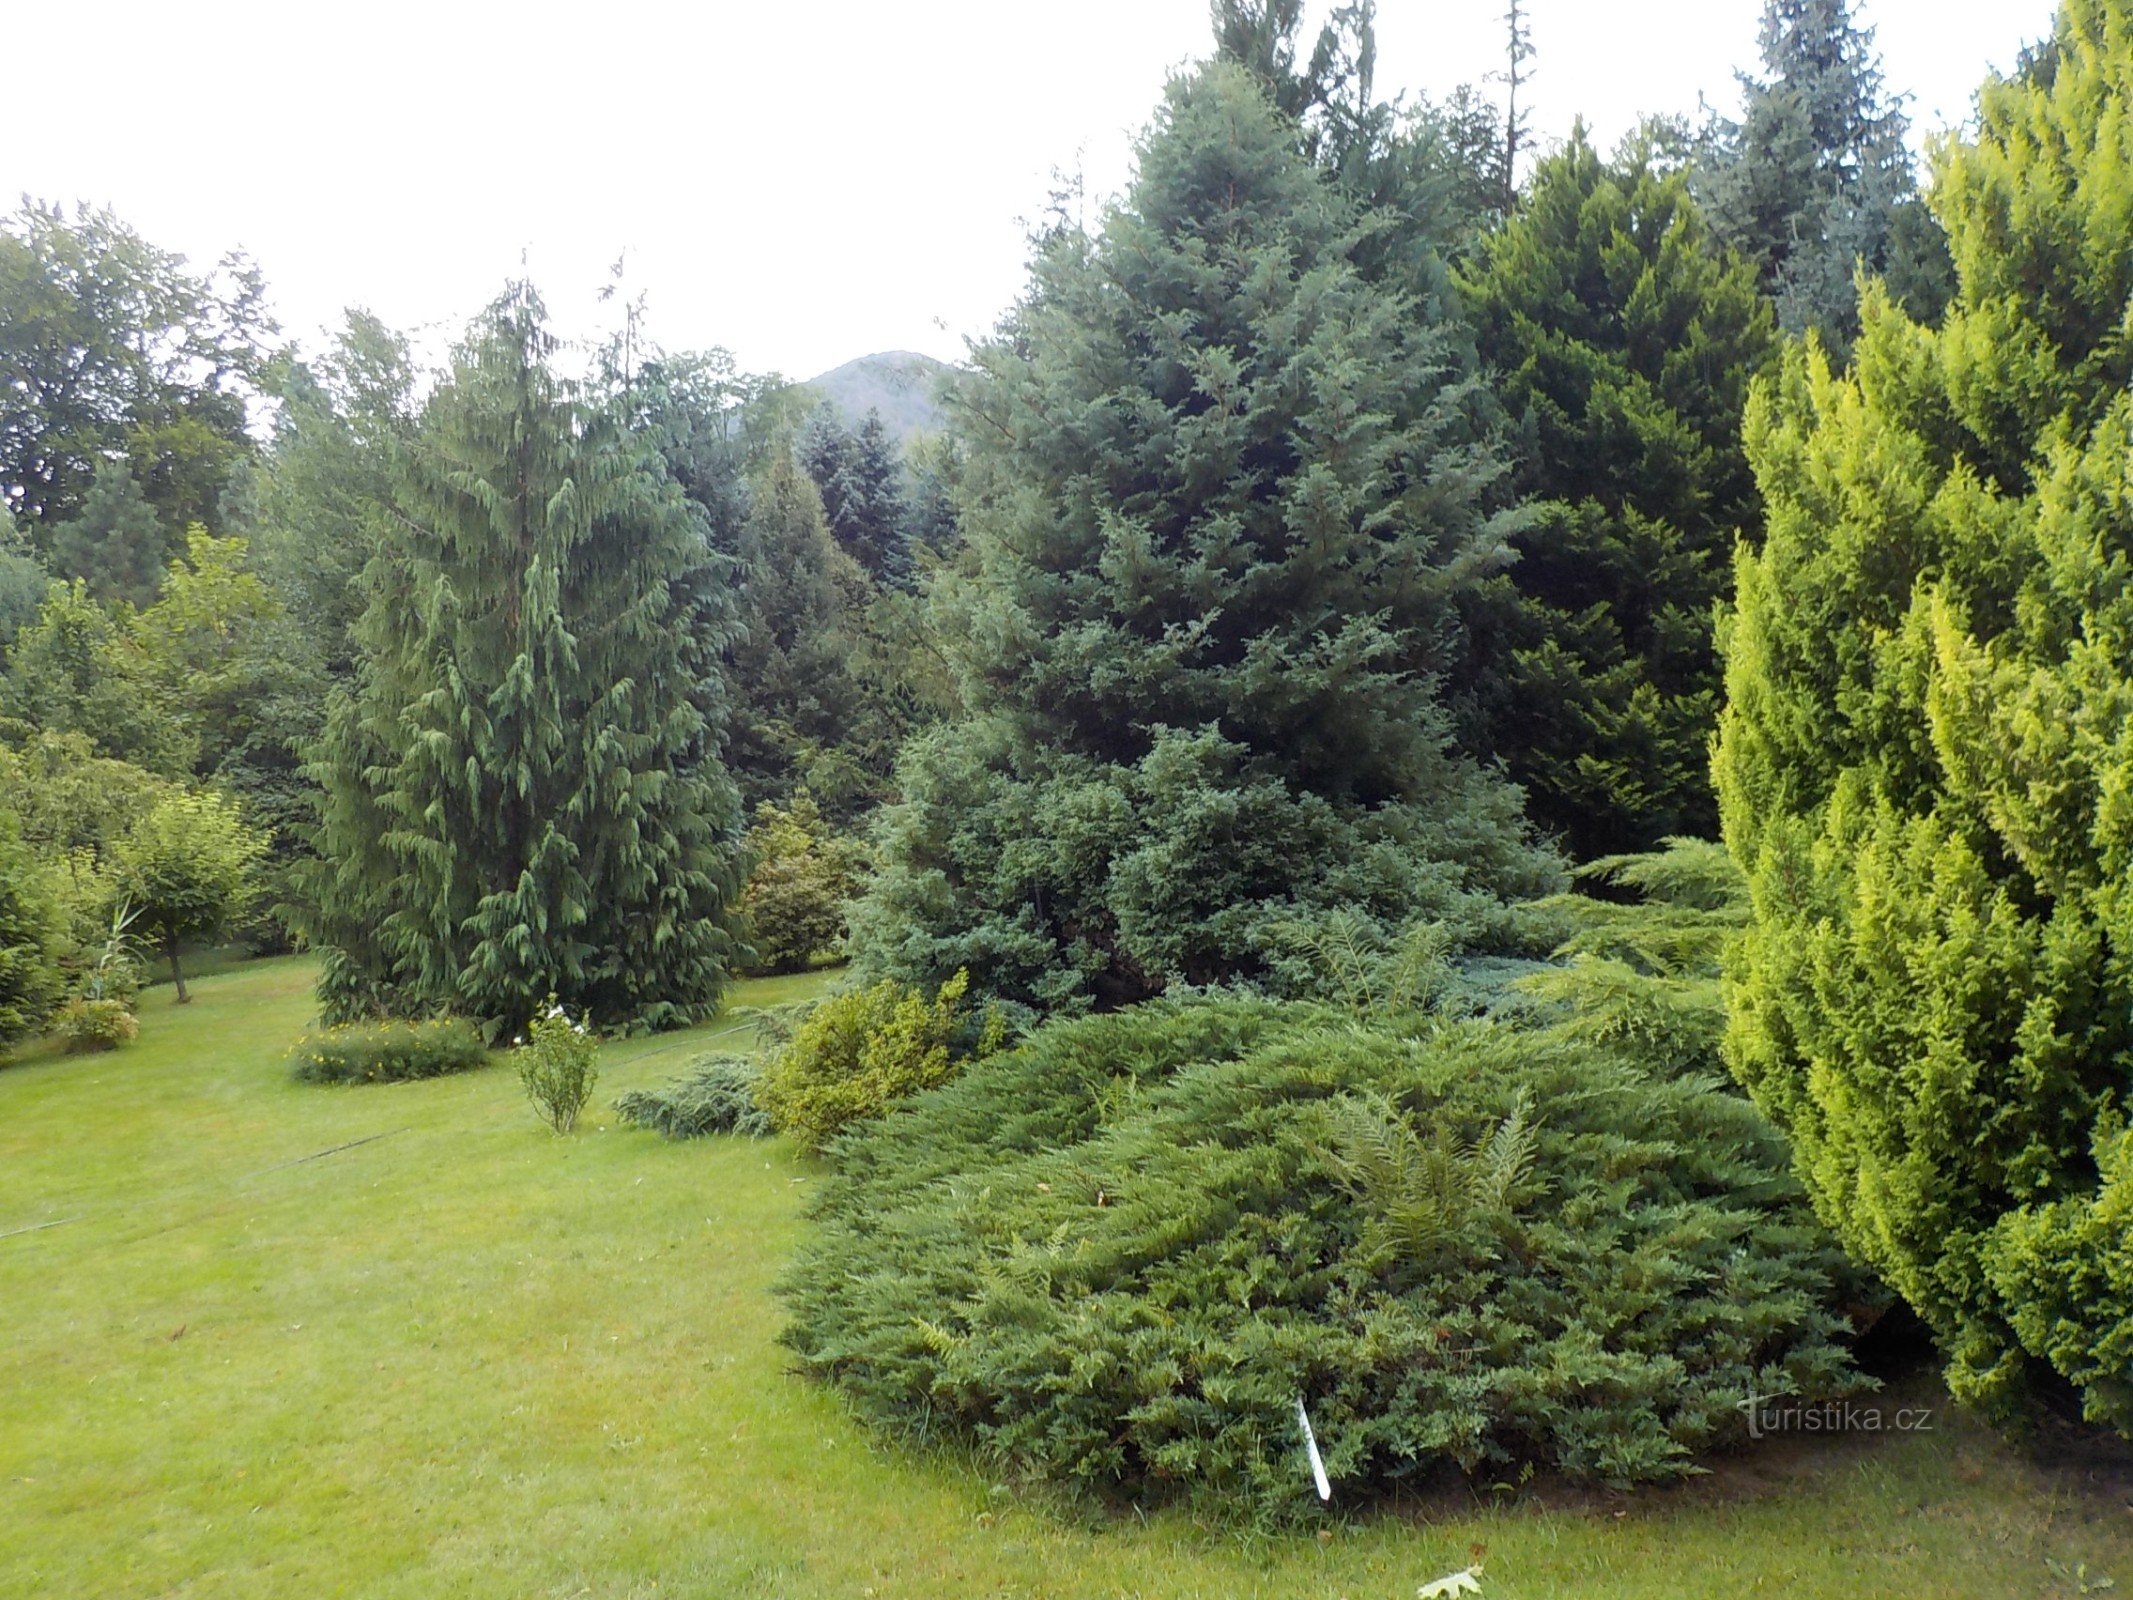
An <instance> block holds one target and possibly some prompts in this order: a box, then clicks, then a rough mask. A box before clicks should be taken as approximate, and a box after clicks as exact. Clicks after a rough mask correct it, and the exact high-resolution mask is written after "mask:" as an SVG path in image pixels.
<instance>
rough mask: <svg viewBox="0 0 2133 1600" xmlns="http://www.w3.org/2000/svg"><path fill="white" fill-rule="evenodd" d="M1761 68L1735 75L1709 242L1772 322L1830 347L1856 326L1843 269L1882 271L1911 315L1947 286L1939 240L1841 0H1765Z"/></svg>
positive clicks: (1867, 46)
mask: <svg viewBox="0 0 2133 1600" xmlns="http://www.w3.org/2000/svg"><path fill="white" fill-rule="evenodd" d="M1760 42H1761V49H1762V58H1763V73H1762V75H1761V76H1760V77H1748V76H1745V75H1743V77H1742V79H1741V87H1742V91H1743V94H1744V97H1745V102H1746V103H1745V108H1744V110H1743V112H1742V115H1741V120H1740V121H1739V122H1738V123H1729V124H1720V125H1719V126H1717V127H1716V128H1715V129H1714V130H1713V133H1714V135H1715V137H1713V138H1712V139H1711V141H1710V143H1709V148H1708V150H1707V153H1706V159H1705V161H1704V163H1703V168H1704V170H1703V175H1702V179H1701V186H1702V196H1703V200H1704V203H1705V205H1706V206H1707V207H1708V209H1709V211H1710V214H1711V220H1712V224H1713V226H1714V228H1715V229H1716V231H1717V234H1718V237H1719V238H1720V239H1721V240H1722V241H1723V242H1724V243H1726V244H1727V245H1730V246H1732V247H1733V248H1735V249H1738V250H1739V251H1740V252H1741V253H1742V254H1743V255H1745V256H1746V257H1748V259H1749V260H1750V261H1751V262H1753V263H1754V265H1755V268H1756V270H1757V273H1758V274H1759V276H1760V278H1761V281H1762V284H1763V288H1764V292H1765V293H1766V294H1768V295H1769V296H1770V298H1771V301H1772V303H1773V304H1774V305H1775V306H1776V308H1777V313H1778V321H1779V323H1780V324H1781V325H1782V326H1783V327H1784V328H1785V329H1786V330H1787V331H1788V332H1792V333H1801V332H1805V331H1806V330H1807V329H1810V328H1812V329H1814V330H1815V331H1816V332H1817V333H1819V334H1820V335H1821V337H1822V340H1823V342H1824V343H1825V344H1828V345H1829V346H1831V347H1832V348H1833V349H1839V350H1841V349H1842V348H1844V346H1845V345H1846V344H1848V343H1849V341H1850V339H1851V337H1852V335H1853V334H1855V333H1856V332H1857V331H1858V328H1859V311H1858V295H1857V293H1856V291H1855V289H1854V284H1853V274H1854V273H1855V272H1856V271H1857V270H1858V269H1859V267H1860V266H1862V265H1863V266H1864V267H1865V269H1866V270H1867V271H1868V272H1870V273H1874V274H1877V275H1879V276H1881V277H1882V278H1883V279H1884V280H1885V281H1886V282H1887V284H1888V286H1889V288H1890V290H1891V291H1892V292H1893V293H1894V294H1895V296H1896V297H1897V299H1898V300H1899V301H1900V302H1901V303H1903V304H1904V305H1905V307H1906V308H1907V309H1908V310H1909V311H1910V312H1911V314H1912V315H1913V316H1914V317H1917V318H1920V319H1921V320H1930V319H1932V318H1934V317H1936V316H1938V315H1939V312H1940V308H1941V306H1942V305H1943V304H1944V303H1945V302H1946V300H1947V298H1948V295H1949V294H1950V293H1951V292H1952V291H1953V288H1954V283H1953V280H1952V278H1951V277H1950V275H1949V266H1948V251H1947V244H1946V241H1945V240H1944V239H1943V237H1942V235H1941V231H1940V228H1939V225H1938V224H1937V223H1936V222H1935V221H1934V219H1933V215H1932V213H1931V212H1930V211H1929V210H1927V208H1926V207H1925V205H1924V204H1923V203H1922V202H1921V200H1920V199H1919V195H1918V185H1917V180H1916V178H1915V176H1914V174H1913V172H1912V167H1911V156H1910V152H1909V150H1908V149H1907V148H1906V147H1905V143H1904V140H1905V137H1906V133H1907V130H1908V122H1907V119H1906V118H1905V116H1904V112H1903V104H1902V101H1901V99H1900V98H1897V97H1892V96H1891V95H1890V94H1889V93H1888V92H1887V91H1886V89H1885V88H1884V87H1883V84H1882V78H1881V60H1880V57H1879V56H1878V55H1877V54H1876V53H1875V51H1874V30H1873V29H1871V28H1862V27H1861V26H1859V24H1858V22H1857V20H1856V18H1855V17H1854V16H1853V12H1852V6H1851V4H1850V0H1765V4H1764V7H1763V20H1762V30H1761V41H1760Z"/></svg>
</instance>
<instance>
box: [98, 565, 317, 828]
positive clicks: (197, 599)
mask: <svg viewBox="0 0 2133 1600" xmlns="http://www.w3.org/2000/svg"><path fill="white" fill-rule="evenodd" d="M129 631H130V635H131V638H132V640H133V642H134V644H135V645H136V647H137V652H138V654H137V659H138V661H139V665H140V669H141V672H142V675H143V678H144V680H145V683H146V686H147V689H148V692H149V693H150V694H151V695H152V696H153V699H154V703H155V705H156V707H157V709H158V711H159V713H160V715H162V716H163V717H166V718H168V719H169V720H171V721H172V722H174V723H175V724H176V725H177V726H178V727H179V728H180V729H181V730H182V731H183V732H184V733H185V734H186V735H187V736H189V737H190V739H191V740H192V742H193V743H194V745H195V746H196V748H197V750H198V754H197V756H196V757H195V759H194V771H195V773H196V774H197V775H198V776H199V777H200V778H201V779H203V780H205V781H207V782H210V783H213V784H214V785H216V786H217V787H218V788H221V789H223V790H225V791H226V792H228V793H230V794H232V795H234V796H235V797H236V798H238V799H239V800H241V801H243V802H244V804H245V807H246V809H247V811H248V813H249V814H250V815H251V816H252V817H253V819H254V820H255V821H257V822H259V823H261V824H263V825H265V826H267V827H269V828H271V830H272V832H273V835H274V842H275V847H276V853H277V855H279V856H282V857H286V856H288V855H289V854H290V853H292V852H293V851H294V850H295V849H296V848H297V841H298V838H299V836H300V835H301V834H302V833H303V832H304V831H305V830H306V828H307V827H308V825H309V824H310V822H311V819H312V816H313V795H314V793H315V791H314V790H313V789H312V787H311V785H310V783H309V782H308V780H306V779H305V778H304V777H303V776H302V772H301V767H302V762H303V755H302V752H303V750H304V748H305V747H306V746H307V745H309V744H310V743H311V742H312V741H313V740H315V739H316V738H317V736H318V734H319V732H320V730H321V728H322V726H323V714H322V708H321V703H322V701H323V699H324V697H325V695H326V689H327V683H326V677H325V674H324V673H323V672H322V671H321V670H320V669H319V666H318V663H317V659H316V656H315V654H314V653H313V651H312V650H311V648H310V646H309V644H308V642H307V641H306V639H305V638H304V635H303V630H302V628H300V627H299V626H298V625H297V624H296V622H295V619H293V618H292V617H290V616H289V615H288V614H287V613H286V612H285V610H284V608H283V605H282V602H281V600H280V598H279V597H278V596H277V595H276V594H275V593H274V591H273V590H271V589H269V588H268V587H267V585H266V583H265V582H264V581H263V580H262V579H261V577H260V575H259V573H258V571H257V570H256V568H255V566H254V564H253V563H252V561H251V558H250V548H249V546H248V545H247V543H246V541H245V540H243V539H239V538H229V539H217V538H214V537H212V536H211V535H209V534H208V533H207V532H205V531H204V530H203V529H200V528H197V527H196V528H194V529H192V530H191V531H190V533H189V534H188V536H187V539H186V551H185V558H184V559H183V560H181V561H173V562H172V563H171V564H170V570H169V572H168V574H167V575H166V576H165V578H164V581H163V591H162V595H161V597H160V598H159V599H158V600H157V601H156V602H155V604H153V605H151V606H148V607H146V608H145V609H143V610H142V611H140V612H139V613H138V614H136V615H135V616H134V617H133V618H131V619H130V625H129Z"/></svg>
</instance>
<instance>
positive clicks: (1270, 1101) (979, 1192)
mask: <svg viewBox="0 0 2133 1600" xmlns="http://www.w3.org/2000/svg"><path fill="white" fill-rule="evenodd" d="M834 1156H835V1160H836V1162H837V1165H838V1172H837V1174H836V1175H835V1176H834V1177H833V1179H832V1180H831V1181H830V1182H829V1183H828V1184H827V1185H826V1186H825V1188H824V1190H823V1192H822V1194H821V1197H820V1199H819V1200H818V1203H817V1206H816V1215H817V1219H818V1221H819V1228H818V1230H817V1235H816V1238H815V1240H814V1241H813V1243H812V1244H811V1245H810V1246H809V1247H808V1248H807V1249H806V1250H805V1251H804V1252H803V1254H802V1256H801V1258H800V1259H799V1261H798V1262H797V1264H796V1266H795V1268H794V1271H793V1274H792V1276H791V1278H790V1279H789V1281H788V1283H787V1285H786V1291H785V1292H786V1294H787V1296H788V1299H789V1303H790V1305H791V1308H792V1310H793V1312H794V1317H793V1321H792V1325H791V1327H790V1328H789V1330H788V1331H787V1333H786V1335H785V1337H786V1339H787V1341H788V1342H789V1343H790V1344H791V1345H792V1347H793V1348H794V1349H795V1350H796V1351H798V1353H799V1356H800V1360H801V1364H802V1366H803V1367H804V1369H805V1370H806V1371H808V1372H810V1373H812V1374H814V1375H816V1376H818V1377H822V1378H828V1379H833V1380H835V1381H836V1382H837V1383H838V1384H839V1385H840V1386H841V1387H842V1388H843V1389H844V1390H845V1391H846V1393H847V1394H848V1395H849V1396H850V1398H851V1399H852V1400H853V1402H854V1403H855V1404H856V1405H857V1407H858V1408H859V1409H860V1410H861V1412H862V1413H863V1414H865V1415H867V1416H869V1417H870V1418H872V1419H873V1420H874V1421H875V1422H877V1423H879V1424H882V1425H884V1426H886V1427H887V1428H889V1429H890V1430H892V1431H895V1432H898V1433H901V1434H903V1435H906V1436H909V1437H912V1438H927V1437H936V1436H938V1435H939V1434H940V1433H941V1432H942V1431H943V1430H946V1431H948V1432H950V1433H951V1434H959V1435H961V1436H962V1437H965V1438H967V1439H969V1440H971V1441H973V1442H975V1443H977V1444H978V1445H979V1446H980V1447H981V1448H983V1449H984V1450H985V1451H986V1452H988V1453H989V1454H990V1455H992V1456H993V1457H995V1458H997V1459H998V1460H999V1461H1000V1463H1001V1464H1002V1465H1004V1466H1005V1468H1006V1469H1007V1470H1010V1471H1017V1470H1019V1471H1023V1472H1027V1473H1030V1474H1034V1475H1038V1476H1042V1477H1045V1478H1049V1479H1053V1480H1056V1481H1058V1482H1060V1483H1063V1484H1065V1485H1069V1486H1072V1487H1075V1488H1078V1489H1082V1490H1087V1491H1092V1492H1095V1493H1097V1494H1099V1495H1101V1496H1103V1497H1105V1498H1120V1499H1128V1500H1133V1501H1155V1500H1163V1499H1171V1498H1183V1499H1188V1500H1193V1501H1199V1502H1202V1503H1204V1504H1206V1505H1207V1506H1208V1507H1209V1508H1210V1509H1213V1508H1220V1509H1223V1510H1225V1511H1228V1512H1230V1513H1235V1512H1237V1511H1240V1510H1242V1511H1246V1512H1249V1513H1252V1514H1254V1515H1256V1516H1259V1517H1263V1518H1268V1519H1279V1518H1281V1517H1284V1516H1287V1515H1291V1514H1296V1513H1299V1512H1302V1511H1304V1510H1305V1509H1307V1508H1309V1507H1311V1506H1314V1505H1315V1504H1316V1496H1315V1494H1314V1492H1313V1490H1312V1488H1311V1481H1310V1472H1309V1467H1308V1464H1307V1462H1306V1458H1305V1456H1304V1454H1303V1450H1302V1445H1301V1441H1300V1438H1299V1433H1298V1427H1297V1418H1296V1406H1297V1401H1298V1400H1299V1398H1300V1399H1301V1400H1302V1401H1303V1402H1304V1403H1305V1404H1306V1406H1307V1407H1308V1410H1309V1414H1310V1418H1311V1421H1312V1424H1313V1425H1314V1427H1315V1428H1316V1430H1317V1436H1318V1440H1319V1443H1320V1446H1321V1448H1322V1449H1323V1450H1324V1452H1325V1457H1326V1465H1327V1469H1328V1471H1329V1472H1330V1473H1331V1475H1332V1479H1333V1482H1334V1484H1335V1486H1336V1503H1337V1504H1339V1505H1341V1506H1343V1507H1354V1506H1355V1505H1357V1504H1358V1503H1359V1502H1364V1501H1368V1500H1370V1499H1372V1498H1374V1497H1378V1496H1382V1495H1384V1494H1386V1493H1388V1492H1392V1491H1395V1490H1397V1489H1399V1488H1400V1487H1401V1486H1403V1485H1407V1484H1411V1483H1415V1482H1418V1481H1423V1480H1426V1479H1428V1478H1429V1477H1431V1476H1432V1475H1433V1474H1438V1473H1448V1472H1463V1473H1466V1474H1470V1475H1473V1476H1474V1477H1475V1478H1476V1479H1477V1480H1479V1481H1481V1482H1497V1481H1501V1480H1503V1479H1505V1478H1507V1477H1508V1478H1512V1479H1516V1478H1517V1476H1518V1475H1519V1474H1520V1473H1521V1472H1523V1471H1525V1470H1527V1469H1552V1470H1555V1471H1559V1472H1562V1473H1565V1474H1568V1475H1570V1476H1572V1477H1575V1478H1584V1479H1594V1480H1600V1481H1604V1482H1607V1483H1612V1484H1624V1483H1632V1482H1637V1481H1646V1480H1662V1479H1670V1478H1677V1477H1680V1476H1682V1475H1684V1474H1687V1473H1691V1472H1694V1471H1695V1470H1697V1469H1696V1464H1695V1463H1696V1458H1697V1456H1698V1455H1699V1454H1700V1453H1702V1452H1704V1451H1707V1450H1710V1449H1712V1448H1715V1447H1719V1446H1724V1445H1727V1444H1730V1443H1733V1442H1735V1441H1737V1440H1739V1439H1741V1438H1742V1437H1743V1436H1744V1431H1745V1421H1744V1417H1743V1414H1742V1412H1741V1410H1740V1402H1741V1401H1742V1400H1744V1399H1745V1398H1747V1397H1748V1396H1750V1395H1751V1394H1753V1395H1784V1396H1800V1397H1803V1398H1806V1399H1810V1400H1820V1399H1828V1398H1833V1397H1836V1396H1841V1395H1845V1394H1848V1393H1851V1392H1854V1391H1856V1390H1858V1389H1859V1388H1861V1387H1862V1386H1863V1384H1864V1383H1865V1380H1863V1379H1862V1378H1861V1377H1860V1376H1859V1375H1858V1373H1857V1371H1856V1370H1855V1369H1854V1367H1853V1366H1852V1364H1851V1361H1850V1358H1849V1355H1848V1353H1847V1348H1846V1342H1847V1340H1848V1339H1849V1337H1850V1336H1851V1333H1852V1328H1851V1326H1850V1324H1849V1323H1848V1321H1847V1318H1846V1316H1845V1314H1844V1312H1843V1310H1842V1309H1840V1308H1841V1307H1843V1306H1844V1305H1846V1304H1847V1303H1848V1299H1849V1297H1850V1296H1852V1295H1854V1294H1855V1293H1857V1288H1856V1285H1855V1284H1854V1283H1853V1282H1852V1280H1851V1279H1850V1278H1849V1277H1848V1276H1847V1273H1846V1269H1845V1268H1844V1266H1843V1263H1842V1261H1841V1258H1840V1257H1838V1256H1837V1254H1836V1253H1835V1251H1834V1250H1833V1249H1832V1248H1831V1246H1830V1243H1829V1241H1828V1239H1827V1237H1826V1235H1825V1234H1824V1233H1823V1232H1822V1231H1821V1229H1820V1228H1819V1227H1818V1226H1817V1225H1816V1223H1815V1222H1814V1219H1813V1218H1812V1216H1811V1215H1810V1214H1809V1213H1808V1211H1807V1209H1806V1207H1805V1206H1804V1204H1803V1203H1802V1202H1801V1200H1800V1198H1799V1195H1798V1192H1797V1190H1796V1188H1795V1185H1794V1183H1793V1180H1792V1178H1791V1175H1790V1164H1789V1158H1788V1154H1787V1151H1786V1147H1785V1145H1784V1142H1783V1141H1782V1140H1781V1139H1780V1138H1779V1137H1778V1136H1777V1134H1776V1133H1775V1132H1774V1131H1773V1130H1772V1128H1771V1126H1770V1125H1769V1123H1768V1122H1766V1121H1765V1120H1764V1119H1763V1117H1762V1115H1761V1114H1760V1113H1759V1112H1757V1111H1756V1110H1755V1108H1754V1107H1753V1106H1751V1105H1750V1104H1749V1103H1748V1102H1747V1101H1746V1100H1744V1099H1743V1098H1742V1097H1740V1096H1738V1095H1734V1094H1728V1093H1725V1092H1723V1091H1721V1090H1720V1089H1719V1088H1717V1087H1716V1086H1715V1085H1713V1084H1711V1083H1709V1082H1708V1081H1705V1080H1695V1079H1684V1078H1680V1077H1676V1076H1673V1075H1671V1074H1664V1073H1655V1072H1651V1071H1647V1070H1645V1069H1643V1068H1640V1067H1638V1066H1636V1065H1635V1064H1634V1063H1631V1062H1628V1061H1625V1060H1624V1059H1622V1058H1621V1057H1620V1056H1619V1055H1617V1054H1614V1053H1612V1052H1609V1051H1607V1050H1605V1049H1604V1048H1602V1047H1599V1046H1595V1045H1591V1044H1586V1043H1580V1042H1578V1041H1576V1040H1572V1039H1567V1038H1563V1037H1561V1036H1559V1035H1552V1034H1544V1033H1541V1032H1538V1031H1534V1030H1530V1029H1516V1028H1512V1027H1510V1026H1507V1025H1504V1024H1502V1023H1498V1022H1492V1021H1488V1020H1470V1021H1463V1022H1459V1023H1455V1024H1449V1025H1445V1024H1433V1023H1431V1022H1429V1021H1427V1020H1426V1019H1421V1018H1416V1019H1413V1021H1412V1023H1411V1024H1410V1025H1404V1026H1393V1025H1389V1024H1371V1023H1366V1022H1359V1021H1357V1020H1356V1019H1355V1018H1354V1017H1353V1016H1352V1015H1350V1014H1346V1013H1343V1012H1338V1011H1335V1010H1333V1009H1330V1008H1324V1007H1316V1006H1302V1005H1286V1006H1284V1005H1281V1004H1279V1003H1275V1002H1268V1001H1242V1000H1232V1001H1219V1002H1207V1003H1202V1004H1198V1005H1173V1004H1168V1003H1158V1004H1156V1005H1154V1006H1150V1007H1144V1008H1141V1009H1138V1010H1134V1011H1127V1012H1123V1013H1119V1014H1116V1015H1111V1016H1104V1017H1096V1018H1087V1019H1081V1020H1076V1021H1071V1022H1065V1023H1055V1024H1053V1025H1051V1026H1049V1027H1046V1028H1044V1029H1042V1030H1041V1031H1039V1032H1038V1033H1036V1034H1035V1035H1033V1036H1032V1037H1030V1038H1029V1039H1028V1040H1026V1041H1025V1042H1024V1043H1023V1044H1022V1045H1021V1046H1020V1047H1019V1048H1017V1049H1014V1050H1012V1051H1009V1052H1007V1053H1005V1054H1002V1055H998V1056H995V1057H993V1058H992V1059H990V1060H988V1061H984V1062H981V1063H979V1064H977V1065H975V1066H973V1067H972V1068H970V1069H969V1070H968V1071H967V1072H966V1073H965V1074H964V1075H963V1076H962V1077H961V1078H960V1079H958V1080H957V1081H956V1082H954V1083H952V1084H950V1085H948V1086H946V1087H945V1088H942V1089H939V1090H937V1091H935V1092H933V1093H930V1094H926V1095H922V1096H920V1097H919V1098H918V1099H916V1100H915V1101H913V1102H912V1103H911V1105H910V1106H909V1107H908V1108H907V1109H906V1110H905V1111H904V1112H903V1113H902V1114H900V1115H898V1116H894V1117H890V1118H886V1119H884V1120H883V1121H881V1122H879V1123H875V1124H872V1125H871V1126H869V1127H868V1128H866V1129H865V1130H861V1131H855V1132H854V1133H852V1134H851V1135H849V1136H848V1137H847V1138H845V1139H844V1140H842V1141H840V1142H839V1144H838V1145H837V1147H836V1150H835V1152H834Z"/></svg>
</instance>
